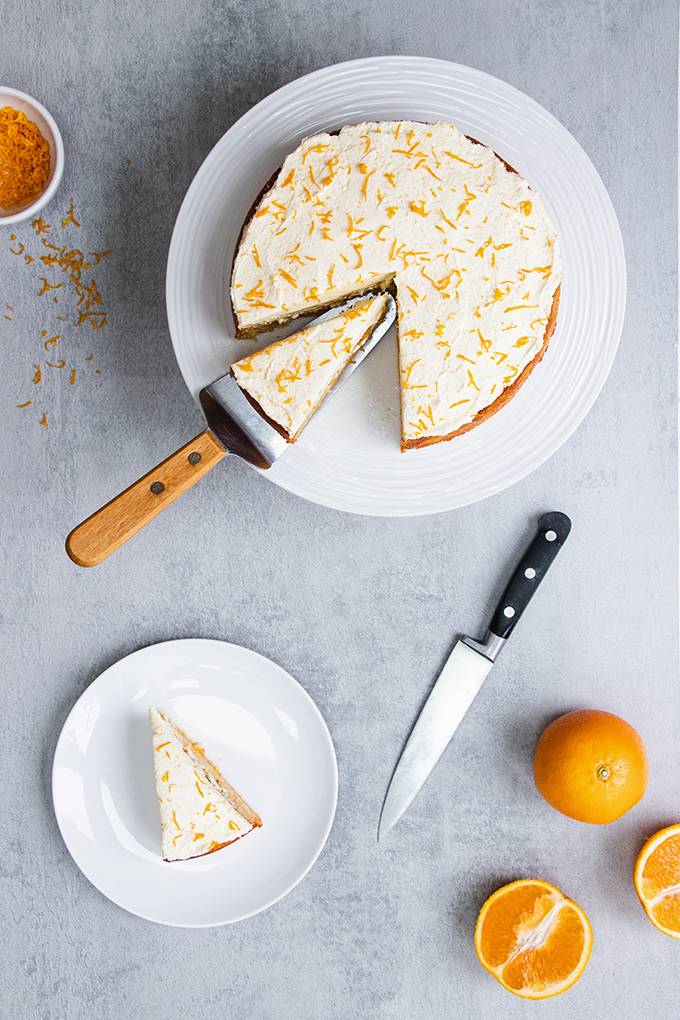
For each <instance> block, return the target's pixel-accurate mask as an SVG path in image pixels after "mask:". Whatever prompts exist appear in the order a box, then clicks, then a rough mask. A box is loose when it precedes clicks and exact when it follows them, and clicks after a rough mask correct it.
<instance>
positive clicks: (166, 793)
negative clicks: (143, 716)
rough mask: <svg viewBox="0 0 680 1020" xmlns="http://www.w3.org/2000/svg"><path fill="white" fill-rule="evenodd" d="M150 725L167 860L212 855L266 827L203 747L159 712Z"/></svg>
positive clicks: (163, 849)
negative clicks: (249, 833) (257, 829)
mask: <svg viewBox="0 0 680 1020" xmlns="http://www.w3.org/2000/svg"><path fill="white" fill-rule="evenodd" d="M149 721H150V723H151V733H152V738H153V760H154V774H155V777H156V793H157V795H158V803H159V807H160V813H161V842H162V853H163V859H164V860H166V861H187V860H190V859H191V858H193V857H202V856H203V855H204V854H211V853H214V852H215V851H216V850H222V848H223V847H225V846H229V844H230V843H234V842H235V841H236V840H237V839H240V838H241V837H242V836H245V835H246V834H247V833H248V832H251V831H252V830H253V829H255V828H259V827H260V826H261V825H262V819H261V818H260V816H259V815H258V814H257V813H256V812H255V811H253V809H252V808H251V807H249V806H248V804H246V802H245V801H244V800H243V798H242V797H240V796H239V795H238V793H237V792H236V790H234V788H233V787H232V786H230V785H229V783H228V782H227V781H226V779H225V778H224V776H223V775H222V773H221V772H220V770H219V769H218V768H217V766H216V765H215V764H214V763H213V762H211V761H210V759H209V758H206V756H205V753H204V751H203V748H202V747H200V746H199V745H198V744H195V743H192V741H191V740H190V739H189V737H188V736H187V735H186V733H185V732H184V731H183V730H181V729H180V728H179V726H177V725H176V724H175V723H173V722H172V721H171V720H170V719H168V717H167V716H166V715H165V714H164V713H163V712H159V711H158V710H157V709H155V708H152V709H151V711H150V712H149Z"/></svg>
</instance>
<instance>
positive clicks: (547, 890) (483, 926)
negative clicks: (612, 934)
mask: <svg viewBox="0 0 680 1020" xmlns="http://www.w3.org/2000/svg"><path fill="white" fill-rule="evenodd" d="M592 945H593V932H592V929H591V927H590V922H589V920H588V918H587V917H586V915H585V913H584V912H583V910H582V909H581V907H579V905H578V904H577V903H574V901H573V900H570V899H568V898H567V897H566V896H565V895H564V894H563V893H561V892H560V890H559V889H557V888H556V887H555V886H554V885H551V884H550V883H549V882H544V881H542V880H541V879H534V878H523V879H519V880H518V881H517V882H511V883H510V884H509V885H504V886H502V887H501V888H500V889H497V890H496V892H495V893H493V894H492V895H491V896H490V897H489V898H488V900H487V901H486V902H485V903H484V905H483V907H482V909H481V910H480V912H479V917H478V919H477V926H476V928H475V950H476V952H477V956H478V957H479V962H480V963H481V965H482V966H483V967H484V969H485V970H488V972H489V973H490V974H492V975H493V976H494V977H495V978H496V980H497V981H498V982H499V983H500V984H501V985H502V986H503V988H505V989H506V990H507V991H509V992H512V994H513V995H518V996H519V997H520V998H523V999H548V998H551V997H552V996H553V995H560V993H562V992H566V990H567V989H568V988H571V986H572V985H573V984H574V983H575V982H576V981H578V979H579V978H580V977H581V975H582V974H583V971H584V970H585V968H586V965H587V963H588V960H589V958H590V952H591V949H592Z"/></svg>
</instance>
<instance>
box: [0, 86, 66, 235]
mask: <svg viewBox="0 0 680 1020" xmlns="http://www.w3.org/2000/svg"><path fill="white" fill-rule="evenodd" d="M3 106H13V107H14V109H15V110H21V111H22V113H25V114H26V116H27V117H28V119H29V120H32V121H33V123H34V124H36V125H37V127H38V128H39V129H40V131H41V133H42V136H43V138H44V139H45V141H46V142H47V143H48V145H49V147H50V176H49V178H48V181H47V187H46V188H45V190H44V191H43V192H42V193H41V194H40V195H39V196H38V198H36V200H35V202H31V204H30V205H26V206H17V207H15V208H14V209H11V210H9V211H8V212H6V213H3V212H2V211H0V227H6V226H9V225H10V223H21V222H22V221H23V220H28V219H31V217H32V216H35V215H36V214H37V213H39V212H40V210H41V209H42V208H43V207H44V206H46V205H47V203H48V202H49V201H50V199H51V198H52V196H53V195H54V193H55V191H56V190H57V188H58V187H59V185H60V183H61V175H62V174H63V172H64V143H63V141H62V138H61V132H60V131H59V128H58V127H57V125H56V122H55V120H54V117H53V116H52V114H51V113H50V112H49V111H48V110H46V109H45V107H44V106H43V105H42V103H39V102H38V100H37V99H33V97H32V96H27V95H26V93H25V92H19V91H18V89H10V88H5V86H4V85H0V109H2V107H3Z"/></svg>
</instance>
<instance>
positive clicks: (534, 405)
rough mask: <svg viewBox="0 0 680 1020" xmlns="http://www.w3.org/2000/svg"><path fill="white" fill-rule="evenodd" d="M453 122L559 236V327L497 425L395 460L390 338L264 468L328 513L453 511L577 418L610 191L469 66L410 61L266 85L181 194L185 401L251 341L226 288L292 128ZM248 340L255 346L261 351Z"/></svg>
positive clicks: (607, 325)
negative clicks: (244, 337) (524, 187)
mask: <svg viewBox="0 0 680 1020" xmlns="http://www.w3.org/2000/svg"><path fill="white" fill-rule="evenodd" d="M399 118H410V119H413V120H426V121H427V120H436V119H446V120H453V121H455V122H456V123H457V124H458V126H459V127H460V128H461V129H462V130H463V131H465V132H466V133H468V134H470V135H473V136H474V137H475V138H477V139H479V140H480V141H482V142H486V143H487V144H488V145H490V146H492V148H493V149H495V150H496V152H498V153H499V154H500V155H501V156H503V157H504V158H505V159H506V160H507V161H508V162H509V163H510V164H511V165H512V166H514V167H515V168H516V169H517V170H519V172H520V173H521V174H522V175H523V176H524V177H526V179H527V180H528V181H529V183H530V184H531V185H532V186H533V187H534V188H535V189H536V190H537V191H538V192H539V193H540V194H541V195H542V197H543V199H544V200H545V202H546V205H547V206H548V209H549V212H550V214H551V215H552V217H553V218H554V221H555V223H556V225H557V227H558V230H559V232H560V236H561V241H562V251H563V256H564V265H565V270H564V279H563V285H562V296H561V303H560V311H559V316H558V325H557V330H556V332H555V335H554V337H553V339H552V341H551V344H550V347H549V350H548V353H547V355H546V357H545V358H544V360H543V362H542V363H541V364H540V365H539V366H538V368H537V369H536V370H535V372H534V373H533V375H532V376H531V378H530V379H529V381H528V382H527V383H526V384H525V385H524V386H523V387H522V389H521V390H520V392H519V393H518V394H517V396H516V397H514V399H513V400H512V401H510V402H509V403H508V404H507V405H506V407H504V408H503V409H502V410H501V411H500V412H499V413H498V414H497V415H495V417H493V418H492V419H490V420H489V421H487V422H485V423H484V424H483V425H480V426H479V427H478V428H476V429H473V430H472V431H471V432H469V433H467V434H466V435H464V436H461V437H459V438H458V439H455V440H454V441H453V442H450V443H443V444H441V445H438V446H434V447H430V448H428V449H424V450H414V451H410V452H408V453H404V454H401V453H400V452H399V400H398V393H397V374H396V367H395V366H396V356H395V352H394V343H395V340H394V335H393V333H392V334H390V335H388V336H386V337H385V338H384V339H383V340H381V342H380V344H379V345H378V348H377V349H376V351H375V352H374V353H373V354H372V355H371V357H370V358H369V359H368V360H367V362H366V364H365V365H363V366H362V368H361V370H360V371H357V372H356V373H355V375H354V376H353V378H352V379H351V380H350V382H349V383H348V385H347V386H346V387H345V388H344V389H343V390H342V391H341V392H340V393H339V394H338V395H337V398H336V399H333V400H332V401H329V403H328V404H327V405H326V406H325V407H324V408H323V410H322V411H321V412H320V413H319V414H318V416H316V417H315V419H314V420H313V421H312V422H311V423H310V425H309V426H308V428H307V429H306V431H305V433H304V435H303V436H302V438H301V440H300V441H299V442H298V443H297V445H296V446H295V447H293V448H292V449H291V450H289V451H287V452H286V454H285V456H284V457H282V458H281V460H280V461H278V463H276V464H275V465H274V467H273V468H271V469H270V470H269V471H268V472H267V477H268V478H270V479H271V480H272V481H274V482H276V483H277V484H278V485H281V486H283V487H284V488H286V489H289V490H290V491H291V492H295V493H297V494H298V495H299V496H304V497H305V498H307V499H310V500H313V501H314V502H317V503H322V504H325V505H326V506H332V507H336V508H338V509H341V510H349V511H353V512H356V513H363V514H379V515H386V516H401V515H415V514H426V513H433V512H437V511H442V510H451V509H453V508H455V507H459V506H464V505H465V504H467V503H472V502H474V501H476V500H479V499H483V498H484V497H486V496H489V495H491V494H493V493H495V492H499V491H500V490H501V489H504V488H506V487H507V486H508V485H512V484H513V482H516V481H518V480H519V479H520V478H523V477H524V476H525V475H527V474H528V473H529V472H530V471H533V470H534V469H535V468H537V467H538V466H539V465H540V464H542V463H543V462H544V461H545V460H546V459H547V458H548V457H550V456H551V455H552V454H553V453H554V452H555V451H556V450H557V449H558V447H559V446H561V444H562V443H564V442H565V440H566V439H567V438H568V437H569V436H570V435H571V433H572V432H573V431H574V429H575V428H576V427H577V426H578V425H579V423H580V422H581V421H582V420H583V418H584V417H585V415H586V414H587V412H588V411H589V409H590V407H591V406H592V404H593V401H594V400H595V398H596V397H597V395H598V393H599V392H600V389H601V388H602V386H603V385H604V382H605V379H606V378H607V374H608V372H609V369H610V367H611V363H612V360H613V358H614V355H615V353H616V348H617V345H618V341H619V336H620V333H621V328H622V324H623V315H624V308H625V295H626V271H625V261H624V254H623V244H622V241H621V234H620V231H619V227H618V223H617V220H616V215H615V213H614V210H613V208H612V205H611V202H610V200H609V196H608V195H607V192H606V190H605V188H604V185H603V184H602V181H601V180H600V178H599V176H598V174H597V172H596V170H595V168H594V167H593V165H592V163H591V162H590V160H589V159H588V157H587V156H586V154H585V153H584V151H583V150H582V149H581V147H580V146H579V144H578V143H577V142H576V141H575V139H574V138H572V136H571V135H570V134H569V132H568V131H567V130H566V128H564V127H563V126H562V125H561V124H560V123H559V122H558V121H557V120H556V119H555V118H554V117H553V116H551V115H550V114H549V113H548V112H547V111H546V110H544V109H543V108H542V107H541V106H539V105H538V103H536V102H534V100H533V99H530V98H529V97H528V96H526V95H524V94H523V93H521V92H518V91H517V89H514V88H513V87H512V86H511V85H508V84H506V82H503V81H500V80H499V79H498V78H493V77H491V76H490V75H488V74H484V73H483V72H481V71H477V70H474V69H473V68H470V67H464V66H462V65H460V64H451V63H448V62H447V61H443V60H430V59H425V58H423V57H374V58H370V59H367V60H356V61H351V62H349V63H346V64H337V65H335V66H333V67H327V68H324V69H323V70H321V71H317V72H315V73H314V74H310V75H307V76H306V77H304V78H300V79H298V80H297V81H294V82H292V83H291V84H290V85H286V86H285V87H284V88H282V89H279V91H278V92H275V93H274V94H273V95H271V96H268V97H267V98H266V99H264V100H263V101H262V102H261V103H259V104H258V105H257V106H255V107H254V108H253V109H252V110H250V111H249V112H248V113H247V114H246V115H245V116H244V117H242V118H241V119H240V120H239V121H238V122H237V123H236V124H234V126H233V127H232V128H231V129H230V130H229V131H227V133H226V134H225V135H224V136H223V137H222V139H221V140H220V141H219V142H218V143H217V145H216V146H215V148H214V149H213V150H212V152H211V153H210V154H209V156H208V157H207V159H206V160H205V162H204V163H203V165H202V166H201V168H200V170H199V171H198V173H197V174H196V177H195V178H194V180H193V183H192V184H191V187H190V188H189V191H188V192H187V195H186V198H185V199H184V203H183V205H182V208H181V210H180V213H179V216H178V218H177V223H176V225H175V230H174V233H173V236H172V243H171V246H170V255H169V259H168V270H167V307H168V319H169V323H170V332H171V334H172V340H173V345H174V348H175V354H176V357H177V361H178V362H179V366H180V369H181V371H182V374H183V376H184V379H185V381H186V383H187V386H188V387H189V389H190V390H191V391H192V393H193V394H194V395H196V394H197V392H198V390H199V389H200V388H201V387H202V386H204V385H205V384H206V383H208V382H210V381H211V380H213V379H214V378H216V377H217V376H220V375H222V374H223V373H224V372H225V371H226V369H227V367H228V365H229V364H230V363H231V362H232V361H234V360H235V359H236V358H237V357H242V356H243V355H245V354H246V353H248V352H249V351H250V350H251V349H254V346H258V345H257V344H256V345H253V344H244V343H243V341H235V340H233V339H232V338H233V336H234V325H233V321H232V316H231V311H230V308H229V302H228V297H227V281H228V277H229V272H230V267H231V261H232V258H233V253H234V249H235V246H236V244H237V241H238V236H239V231H240V229H241V226H242V223H243V220H244V218H245V217H246V215H247V213H248V210H249V208H250V206H251V204H252V202H253V200H254V198H255V197H256V195H257V194H258V192H259V190H260V189H261V187H262V186H263V185H264V183H265V182H266V181H267V179H268V178H269V177H270V175H271V174H272V173H273V172H274V171H275V170H276V169H277V168H278V166H279V165H280V164H281V162H282V161H283V159H284V157H285V155H286V154H287V153H288V152H289V151H290V150H291V149H293V148H295V146H296V145H297V144H298V142H299V141H300V139H301V138H303V137H304V136H305V135H309V134H312V133H313V132H315V131H320V130H326V129H334V128H339V127H341V126H342V125H343V124H350V123H356V122H358V121H361V120H386V119H399ZM264 342H265V341H264V340H260V342H259V346H263V344H264Z"/></svg>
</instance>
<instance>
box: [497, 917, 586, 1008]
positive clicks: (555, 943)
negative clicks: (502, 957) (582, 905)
mask: <svg viewBox="0 0 680 1020" xmlns="http://www.w3.org/2000/svg"><path fill="white" fill-rule="evenodd" d="M584 944H585V937H584V933H583V922H582V921H581V918H580V917H579V915H578V914H577V913H576V911H575V910H574V909H573V908H572V907H570V906H569V904H568V903H567V904H564V906H562V907H560V908H559V910H558V912H557V914H556V915H555V919H554V921H553V923H552V924H551V926H550V927H549V929H548V932H547V935H546V937H545V939H544V941H543V942H542V943H541V944H540V945H539V946H537V947H536V948H535V949H526V950H524V951H523V952H520V953H519V954H518V955H517V956H516V957H515V958H514V960H511V961H510V962H509V963H508V964H506V966H505V967H504V968H503V971H502V977H503V981H504V982H505V984H506V985H508V987H509V988H513V989H515V990H520V989H525V990H529V989H531V990H535V991H540V989H542V988H547V987H549V986H550V985H557V984H560V983H561V982H562V981H564V980H565V979H566V978H568V977H569V975H570V974H573V973H574V972H575V971H576V970H577V968H578V965H579V962H580V960H581V957H582V955H583V948H584Z"/></svg>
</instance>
